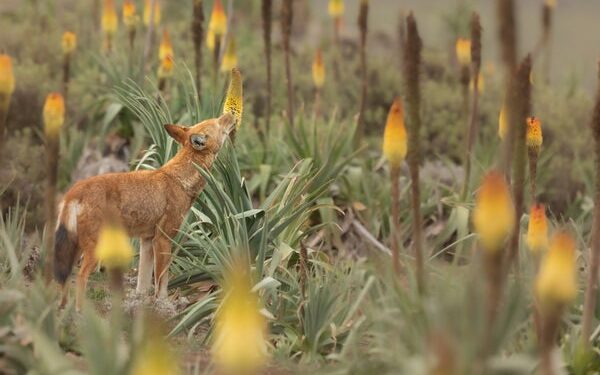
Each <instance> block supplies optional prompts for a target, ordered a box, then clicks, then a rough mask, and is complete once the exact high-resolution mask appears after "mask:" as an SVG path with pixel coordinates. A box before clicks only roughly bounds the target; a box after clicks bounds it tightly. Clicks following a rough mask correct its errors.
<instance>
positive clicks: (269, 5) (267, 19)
mask: <svg viewBox="0 0 600 375" xmlns="http://www.w3.org/2000/svg"><path fill="white" fill-rule="evenodd" d="M261 10H262V27H263V41H264V49H265V63H266V64H265V67H266V70H267V113H266V118H265V146H266V145H267V142H266V139H267V137H268V134H269V129H270V127H271V95H272V90H273V88H272V74H271V71H272V68H271V20H272V17H273V16H272V13H273V1H272V0H262V7H261Z"/></svg>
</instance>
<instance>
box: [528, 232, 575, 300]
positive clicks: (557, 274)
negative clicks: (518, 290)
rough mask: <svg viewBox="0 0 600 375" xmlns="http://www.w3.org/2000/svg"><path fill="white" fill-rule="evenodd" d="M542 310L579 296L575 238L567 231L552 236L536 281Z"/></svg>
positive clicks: (537, 294) (536, 289) (536, 290)
mask: <svg viewBox="0 0 600 375" xmlns="http://www.w3.org/2000/svg"><path fill="white" fill-rule="evenodd" d="M535 292H536V296H537V298H538V301H539V303H540V306H541V308H542V310H544V309H553V308H554V307H555V306H564V305H566V304H569V303H571V302H572V301H573V300H574V299H575V297H576V296H577V276H576V264H575V240H574V239H573V237H572V236H571V235H570V234H569V233H566V232H559V233H557V234H555V235H554V237H552V241H551V243H550V249H549V250H548V253H547V254H546V256H545V257H544V259H543V260H542V264H541V266H540V271H539V272H538V276H537V278H536V281H535Z"/></svg>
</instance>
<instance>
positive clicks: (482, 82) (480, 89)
mask: <svg viewBox="0 0 600 375" xmlns="http://www.w3.org/2000/svg"><path fill="white" fill-rule="evenodd" d="M474 86H475V80H474V79H472V80H471V83H470V84H469V90H470V91H471V92H474V91H475V88H474ZM484 90H485V79H484V78H483V74H482V73H481V72H479V78H478V79H477V92H478V93H479V94H482V93H483V91H484Z"/></svg>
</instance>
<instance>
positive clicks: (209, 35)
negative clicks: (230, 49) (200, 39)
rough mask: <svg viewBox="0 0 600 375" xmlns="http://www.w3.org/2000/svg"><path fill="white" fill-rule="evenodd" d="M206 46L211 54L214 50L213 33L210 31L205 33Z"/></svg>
mask: <svg viewBox="0 0 600 375" xmlns="http://www.w3.org/2000/svg"><path fill="white" fill-rule="evenodd" d="M206 46H207V47H208V50H209V51H211V52H212V51H214V50H215V33H214V32H213V31H212V30H211V29H208V31H207V32H206Z"/></svg>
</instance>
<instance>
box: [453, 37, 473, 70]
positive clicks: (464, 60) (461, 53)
mask: <svg viewBox="0 0 600 375" xmlns="http://www.w3.org/2000/svg"><path fill="white" fill-rule="evenodd" d="M456 58H457V60H458V63H459V64H460V65H462V66H468V65H469V64H470V63H471V41H470V40H469V39H465V38H458V39H457V40H456Z"/></svg>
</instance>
